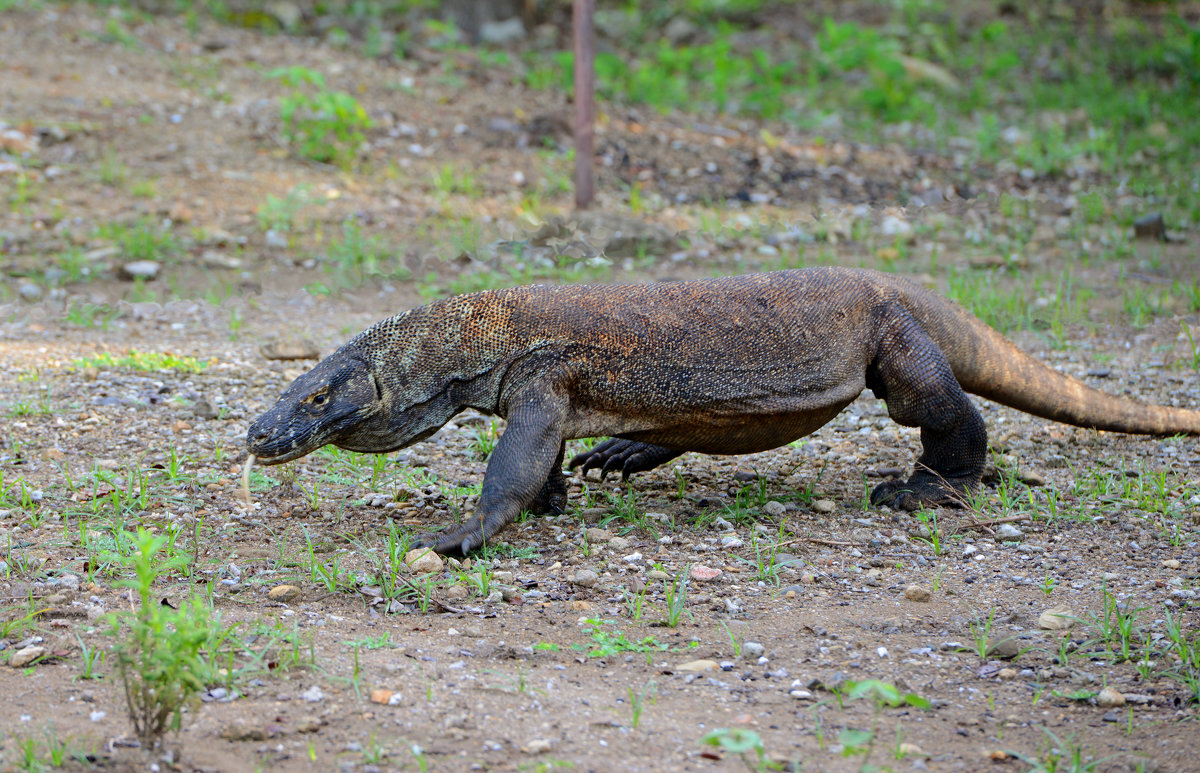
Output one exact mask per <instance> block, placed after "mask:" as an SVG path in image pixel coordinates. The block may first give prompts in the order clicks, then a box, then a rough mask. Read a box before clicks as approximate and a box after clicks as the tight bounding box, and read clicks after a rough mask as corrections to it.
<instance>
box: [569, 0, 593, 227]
mask: <svg viewBox="0 0 1200 773" xmlns="http://www.w3.org/2000/svg"><path fill="white" fill-rule="evenodd" d="M595 12H596V0H574V7H573V19H572V20H573V22H574V28H575V208H576V209H587V208H588V207H590V206H591V205H592V199H593V198H595V196H596V182H595V179H594V177H595V176H594V170H593V165H594V164H593V159H594V158H595V155H596V153H595V147H594V146H595V123H596V43H595V34H594V29H595V26H594V24H593V18H594V17H595Z"/></svg>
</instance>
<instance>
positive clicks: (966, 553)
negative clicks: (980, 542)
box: [962, 545, 979, 558]
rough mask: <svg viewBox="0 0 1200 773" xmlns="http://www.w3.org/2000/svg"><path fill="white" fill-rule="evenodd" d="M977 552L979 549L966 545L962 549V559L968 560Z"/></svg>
mask: <svg viewBox="0 0 1200 773" xmlns="http://www.w3.org/2000/svg"><path fill="white" fill-rule="evenodd" d="M978 552H979V548H977V547H975V546H974V545H967V546H966V547H965V548H963V552H962V554H963V558H970V557H971V556H973V555H975V554H976V553H978Z"/></svg>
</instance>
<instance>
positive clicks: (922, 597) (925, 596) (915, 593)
mask: <svg viewBox="0 0 1200 773" xmlns="http://www.w3.org/2000/svg"><path fill="white" fill-rule="evenodd" d="M930 595H931V594H930V593H929V590H928V589H927V588H922V587H921V586H920V585H909V586H908V587H907V588H905V589H904V598H906V599H908V600H909V601H929V598H930Z"/></svg>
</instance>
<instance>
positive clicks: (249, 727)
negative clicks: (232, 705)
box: [220, 719, 267, 742]
mask: <svg viewBox="0 0 1200 773" xmlns="http://www.w3.org/2000/svg"><path fill="white" fill-rule="evenodd" d="M220 736H221V737H222V738H224V739H225V740H226V741H234V742H237V741H265V740H267V729H266V728H265V727H263V726H262V725H255V724H253V723H250V722H246V721H245V720H241V719H235V720H234V721H233V722H230V723H229V724H228V725H226V726H225V727H223V728H221V732H220Z"/></svg>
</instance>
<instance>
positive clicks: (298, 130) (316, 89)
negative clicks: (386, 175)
mask: <svg viewBox="0 0 1200 773" xmlns="http://www.w3.org/2000/svg"><path fill="white" fill-rule="evenodd" d="M267 77H268V78H274V79H276V80H278V81H280V82H281V83H282V84H283V85H284V86H286V87H288V88H290V89H292V91H291V93H290V94H287V95H285V96H284V97H282V98H280V100H279V117H280V118H281V119H282V120H283V134H284V137H285V139H286V140H287V141H288V142H289V143H291V144H292V145H294V146H295V147H296V151H297V152H298V153H299V154H300V155H301V156H303V157H304V158H309V159H312V160H313V161H320V162H322V163H333V164H338V165H340V166H348V165H349V164H350V163H351V162H352V161H353V160H354V157H355V155H356V154H357V153H358V149H359V148H360V147H361V146H362V144H363V142H364V141H365V139H366V137H365V136H364V135H363V132H364V131H365V130H366V129H368V128H370V126H371V119H370V118H369V117H368V116H367V111H366V110H364V109H363V106H362V105H360V104H359V103H358V100H357V99H355V98H354V97H352V96H350V95H349V94H347V93H345V92H342V91H332V90H330V89H329V88H328V87H327V86H326V84H325V76H324V75H322V74H321V73H319V72H316V71H314V70H310V69H308V68H307V67H302V66H300V65H293V66H291V67H280V68H278V69H275V70H272V71H271V72H269V73H267Z"/></svg>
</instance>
